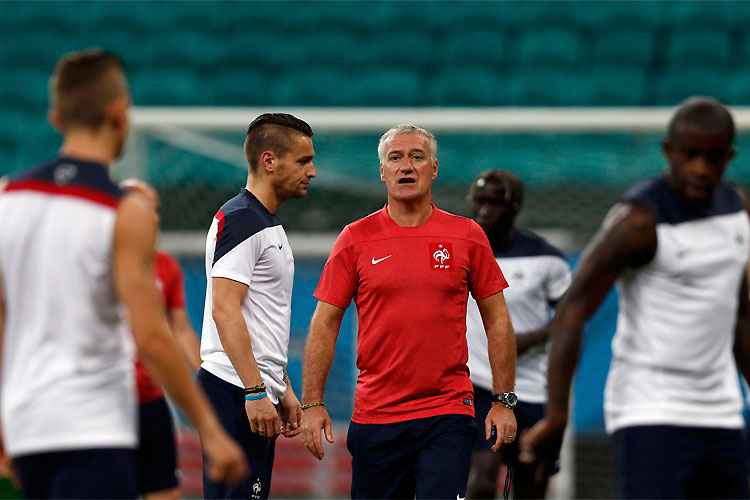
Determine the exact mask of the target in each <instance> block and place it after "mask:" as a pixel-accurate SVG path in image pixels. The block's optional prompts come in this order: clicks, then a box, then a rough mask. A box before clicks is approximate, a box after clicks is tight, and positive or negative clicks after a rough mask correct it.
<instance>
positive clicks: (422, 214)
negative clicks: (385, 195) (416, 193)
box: [387, 196, 432, 227]
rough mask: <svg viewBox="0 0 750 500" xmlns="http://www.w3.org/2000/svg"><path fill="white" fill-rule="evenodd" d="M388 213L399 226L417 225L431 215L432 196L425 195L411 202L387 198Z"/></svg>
mask: <svg viewBox="0 0 750 500" xmlns="http://www.w3.org/2000/svg"><path fill="white" fill-rule="evenodd" d="M387 210H388V215H389V216H390V217H391V219H393V221H394V222H395V223H396V224H398V225H399V226H401V227H417V226H421V225H422V224H424V223H425V222H426V221H427V219H429V218H430V215H432V197H431V196H425V197H424V198H422V199H419V200H415V201H413V202H404V201H398V200H393V199H390V198H389V199H388V206H387Z"/></svg>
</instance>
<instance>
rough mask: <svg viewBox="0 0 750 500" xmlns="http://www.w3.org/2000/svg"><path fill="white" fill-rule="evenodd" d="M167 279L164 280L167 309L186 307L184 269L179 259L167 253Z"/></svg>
mask: <svg viewBox="0 0 750 500" xmlns="http://www.w3.org/2000/svg"><path fill="white" fill-rule="evenodd" d="M166 257H167V258H166V259H165V266H166V271H167V272H166V273H165V274H166V279H165V280H164V298H165V302H166V305H167V309H184V308H185V285H184V283H183V278H182V271H181V270H180V265H179V264H178V263H177V260H176V259H175V258H174V257H172V256H171V255H166Z"/></svg>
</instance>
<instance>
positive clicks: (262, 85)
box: [205, 69, 269, 106]
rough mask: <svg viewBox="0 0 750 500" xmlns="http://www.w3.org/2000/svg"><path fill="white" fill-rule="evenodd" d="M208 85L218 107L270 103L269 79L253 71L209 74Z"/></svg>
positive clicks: (207, 77)
mask: <svg viewBox="0 0 750 500" xmlns="http://www.w3.org/2000/svg"><path fill="white" fill-rule="evenodd" d="M205 80H206V84H207V85H208V87H209V88H210V89H211V91H212V93H213V95H214V100H213V104H214V105H218V106H266V105H268V102H269V88H268V87H269V85H268V83H269V82H268V78H267V77H266V78H264V77H263V75H262V74H261V73H260V72H257V71H253V70H252V69H247V70H242V69H232V70H228V71H215V72H207V76H206V78H205Z"/></svg>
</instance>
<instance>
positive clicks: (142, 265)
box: [0, 51, 247, 498]
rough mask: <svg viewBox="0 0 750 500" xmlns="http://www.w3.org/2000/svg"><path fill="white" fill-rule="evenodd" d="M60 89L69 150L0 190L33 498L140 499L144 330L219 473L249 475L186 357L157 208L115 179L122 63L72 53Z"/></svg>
mask: <svg viewBox="0 0 750 500" xmlns="http://www.w3.org/2000/svg"><path fill="white" fill-rule="evenodd" d="M50 94H51V96H50V97H51V108H50V116H49V117H50V121H51V123H52V124H53V125H54V126H55V127H56V128H57V129H58V130H59V131H60V132H61V133H62V134H63V136H64V140H63V145H62V148H61V151H60V156H59V157H58V158H57V159H55V160H53V161H51V162H49V163H46V164H44V165H41V166H39V167H37V168H34V169H32V170H29V171H27V172H24V173H21V174H19V175H18V176H15V177H13V178H11V179H10V181H9V182H8V183H7V185H6V186H5V188H4V191H3V192H2V193H0V284H1V286H0V289H2V295H1V296H0V304H2V307H0V315H1V316H2V317H0V327H2V334H3V342H2V426H3V427H2V430H3V438H4V439H5V446H6V451H7V453H8V454H9V455H10V456H11V457H12V459H13V466H14V469H15V471H16V473H17V475H18V478H19V480H20V483H21V487H22V489H23V493H24V496H26V497H27V498H135V497H136V496H137V490H136V464H135V447H136V444H137V436H136V432H137V431H136V414H135V410H136V402H135V400H134V397H135V390H134V387H133V383H134V380H135V376H134V373H133V371H134V363H133V347H134V346H133V337H134V338H135V342H136V344H137V346H138V348H139V351H140V355H141V356H142V359H143V360H144V362H145V363H146V365H147V366H148V367H149V369H150V370H151V371H152V373H154V374H155V375H157V376H158V378H159V380H160V382H162V383H163V384H164V386H165V387H166V388H167V391H168V392H169V394H170V395H171V396H172V397H173V398H174V400H175V401H176V402H177V403H178V404H179V405H180V406H181V407H182V408H184V409H185V411H186V413H187V414H188V416H189V417H190V418H191V420H192V421H193V422H194V423H195V425H196V428H197V429H198V431H199V432H200V433H201V437H202V441H203V446H204V451H205V452H206V454H207V456H208V461H209V462H210V464H211V466H212V475H213V476H214V477H215V478H216V480H219V481H238V480H239V479H240V478H241V477H243V476H244V475H245V474H246V472H247V466H246V463H245V461H244V459H243V457H242V454H241V452H240V450H239V449H238V447H237V445H236V444H235V443H233V442H232V441H231V440H230V439H229V437H228V436H227V435H226V434H225V433H224V431H223V429H222V428H221V425H220V424H219V422H218V420H217V419H216V417H215V416H214V414H213V412H212V411H211V408H210V406H209V405H208V402H207V401H206V399H205V397H204V395H203V394H202V392H201V391H200V390H199V389H198V386H197V385H196V384H195V382H193V380H192V379H191V377H190V373H189V371H188V370H187V368H186V365H185V363H184V361H183V360H182V359H181V358H180V357H177V356H175V355H174V353H175V352H176V351H177V350H178V348H177V345H176V343H175V340H174V338H173V337H172V336H171V334H170V333H169V329H168V326H167V322H166V319H165V317H164V308H163V307H162V306H161V300H160V297H159V291H158V290H157V288H156V283H155V280H154V269H153V260H154V252H155V250H154V247H155V239H156V233H157V216H156V214H155V213H154V210H153V207H152V206H151V205H150V204H149V203H148V202H147V200H145V199H144V198H143V197H142V196H141V195H139V194H137V193H128V194H125V193H123V191H122V190H121V189H120V188H119V187H118V186H117V185H115V184H114V183H113V182H112V181H111V180H110V177H109V166H110V165H111V163H112V162H113V161H114V160H115V159H116V158H117V157H119V156H120V154H121V152H122V149H123V145H124V143H125V140H126V137H127V133H128V124H129V121H128V109H129V106H130V97H129V92H128V87H127V83H126V80H125V75H124V72H123V68H122V64H121V62H120V61H119V59H117V58H116V57H115V56H113V55H111V54H108V53H105V52H100V51H88V52H80V53H73V54H70V55H68V56H66V57H65V58H63V59H62V60H61V61H60V62H59V63H58V65H57V67H56V68H55V72H54V74H53V75H52V79H51V82H50ZM123 306H124V311H123V310H122V308H123ZM123 312H126V313H127V319H128V320H129V323H130V325H129V326H130V328H128V322H127V321H126V318H125V316H124V315H123ZM131 331H132V334H131Z"/></svg>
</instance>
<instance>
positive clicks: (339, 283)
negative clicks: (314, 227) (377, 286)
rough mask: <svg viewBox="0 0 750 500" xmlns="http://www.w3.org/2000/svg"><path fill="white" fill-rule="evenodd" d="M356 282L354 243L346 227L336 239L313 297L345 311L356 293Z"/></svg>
mask: <svg viewBox="0 0 750 500" xmlns="http://www.w3.org/2000/svg"><path fill="white" fill-rule="evenodd" d="M357 281H358V280H357V266H356V259H355V256H354V241H353V238H352V235H351V230H350V229H349V227H348V226H347V227H345V228H344V230H343V231H341V234H339V236H338V238H336V243H334V245H333V249H332V250H331V255H330V256H329V257H328V260H327V261H326V265H325V266H324V267H323V272H322V273H321V275H320V280H319V281H318V286H317V287H316V288H315V293H314V294H313V295H314V296H315V298H316V299H318V300H320V301H322V302H327V303H329V304H333V305H334V306H336V307H340V308H341V309H346V308H347V307H349V303H350V302H351V301H352V297H354V294H355V292H356V289H357Z"/></svg>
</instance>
